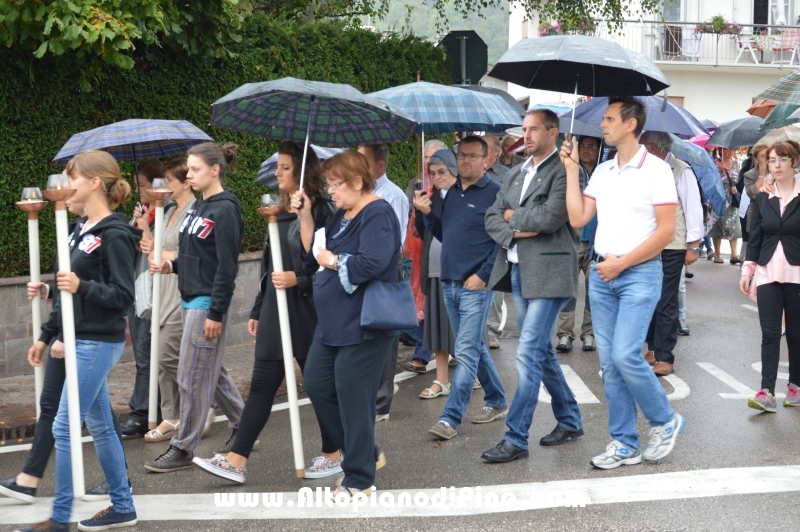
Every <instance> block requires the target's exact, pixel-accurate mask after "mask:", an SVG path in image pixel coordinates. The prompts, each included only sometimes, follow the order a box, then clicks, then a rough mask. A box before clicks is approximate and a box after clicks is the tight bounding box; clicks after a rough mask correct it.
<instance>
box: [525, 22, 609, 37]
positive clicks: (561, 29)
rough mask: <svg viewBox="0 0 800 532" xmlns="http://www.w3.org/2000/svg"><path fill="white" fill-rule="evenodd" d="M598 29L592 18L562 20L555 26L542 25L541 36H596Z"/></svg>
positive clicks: (540, 27) (540, 26) (540, 28)
mask: <svg viewBox="0 0 800 532" xmlns="http://www.w3.org/2000/svg"><path fill="white" fill-rule="evenodd" d="M596 29H597V23H596V22H595V21H594V19H592V18H575V19H569V20H561V21H559V22H557V23H555V24H547V23H544V24H540V25H539V36H540V37H545V36H547V35H566V34H579V35H594V32H595V30H596Z"/></svg>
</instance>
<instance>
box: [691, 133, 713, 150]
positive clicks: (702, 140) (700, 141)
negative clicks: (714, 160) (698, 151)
mask: <svg viewBox="0 0 800 532" xmlns="http://www.w3.org/2000/svg"><path fill="white" fill-rule="evenodd" d="M710 138H711V135H697V136H696V137H692V138H690V139H689V142H691V143H692V144H695V145H697V146H700V147H701V148H705V147H706V143H707V142H708V139H710Z"/></svg>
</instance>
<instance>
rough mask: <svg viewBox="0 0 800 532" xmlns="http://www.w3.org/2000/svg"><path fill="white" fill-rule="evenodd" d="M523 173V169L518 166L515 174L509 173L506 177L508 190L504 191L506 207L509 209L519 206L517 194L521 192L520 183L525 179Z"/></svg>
mask: <svg viewBox="0 0 800 532" xmlns="http://www.w3.org/2000/svg"><path fill="white" fill-rule="evenodd" d="M525 174H526V172H525V170H522V168H520V169H519V170H518V171H517V174H516V175H514V176H511V175H509V176H508V177H507V178H506V179H507V180H508V183H509V186H508V191H507V192H506V207H508V208H509V209H515V208H517V207H519V203H520V202H519V199H520V198H519V195H520V193H521V192H522V183H523V182H524V181H525Z"/></svg>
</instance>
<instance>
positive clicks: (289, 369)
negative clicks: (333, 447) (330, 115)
mask: <svg viewBox="0 0 800 532" xmlns="http://www.w3.org/2000/svg"><path fill="white" fill-rule="evenodd" d="M304 160H305V159H304ZM267 220H268V222H269V224H268V227H269V244H270V245H269V248H270V252H271V254H272V270H273V271H274V272H282V271H283V253H282V252H281V237H280V234H279V233H278V217H277V215H275V216H269V217H268V218H267ZM275 295H276V296H277V300H278V321H279V323H280V328H281V347H282V348H283V367H284V369H285V371H286V394H287V396H288V399H289V423H290V425H291V429H292V450H293V452H294V468H295V472H296V473H297V478H303V477H304V476H305V460H304V458H303V436H302V434H301V431H300V408H299V405H298V404H297V380H296V378H295V372H294V352H293V351H292V333H291V326H290V324H289V305H288V303H287V301H286V290H285V289H278V288H276V289H275Z"/></svg>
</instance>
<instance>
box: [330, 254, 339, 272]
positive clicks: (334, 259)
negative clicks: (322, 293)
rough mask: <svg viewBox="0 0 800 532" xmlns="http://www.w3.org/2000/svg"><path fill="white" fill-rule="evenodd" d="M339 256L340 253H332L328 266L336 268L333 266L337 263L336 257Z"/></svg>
mask: <svg viewBox="0 0 800 532" xmlns="http://www.w3.org/2000/svg"><path fill="white" fill-rule="evenodd" d="M337 258H338V255H331V258H330V259H328V266H330V267H331V269H334V270H335V269H336V268H334V267H333V265H334V264H336V259H337Z"/></svg>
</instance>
